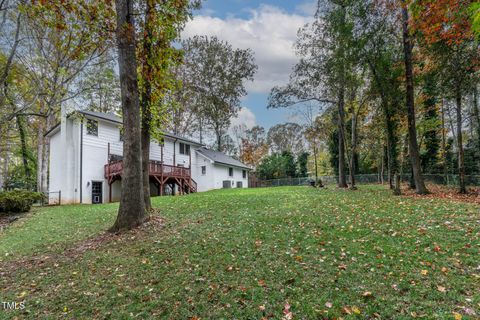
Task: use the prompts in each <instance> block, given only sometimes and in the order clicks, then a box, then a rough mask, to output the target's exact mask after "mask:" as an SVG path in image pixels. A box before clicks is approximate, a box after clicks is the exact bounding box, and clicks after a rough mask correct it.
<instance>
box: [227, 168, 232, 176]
mask: <svg viewBox="0 0 480 320" xmlns="http://www.w3.org/2000/svg"><path fill="white" fill-rule="evenodd" d="M228 176H229V177H233V168H228Z"/></svg>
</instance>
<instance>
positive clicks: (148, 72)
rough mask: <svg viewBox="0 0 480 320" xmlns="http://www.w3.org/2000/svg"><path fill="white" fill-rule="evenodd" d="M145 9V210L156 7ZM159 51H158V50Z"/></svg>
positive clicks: (147, 204)
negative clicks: (153, 18) (153, 19)
mask: <svg viewBox="0 0 480 320" xmlns="http://www.w3.org/2000/svg"><path fill="white" fill-rule="evenodd" d="M146 2H147V3H146V8H145V30H144V39H143V51H144V53H143V54H144V55H145V56H144V61H143V66H142V77H143V79H144V81H143V86H144V87H143V88H142V89H143V90H142V96H141V99H140V100H141V104H142V133H141V135H142V174H143V176H142V180H143V198H144V201H145V210H147V211H148V210H150V209H151V208H152V202H151V199H150V172H149V171H150V170H149V168H150V140H151V139H150V127H151V121H152V110H151V109H150V108H151V107H152V84H151V83H152V81H153V79H152V76H153V67H152V65H151V64H152V59H153V57H152V56H153V54H152V49H153V48H152V38H153V32H152V27H153V26H152V23H153V22H152V14H153V10H154V7H153V5H152V1H151V0H147V1H146ZM157 50H158V49H157Z"/></svg>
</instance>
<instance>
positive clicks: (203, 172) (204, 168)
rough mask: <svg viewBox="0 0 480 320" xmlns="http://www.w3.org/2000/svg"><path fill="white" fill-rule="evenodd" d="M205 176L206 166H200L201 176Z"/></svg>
mask: <svg viewBox="0 0 480 320" xmlns="http://www.w3.org/2000/svg"><path fill="white" fill-rule="evenodd" d="M206 174H207V166H202V175H206Z"/></svg>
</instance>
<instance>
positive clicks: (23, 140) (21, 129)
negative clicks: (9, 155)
mask: <svg viewBox="0 0 480 320" xmlns="http://www.w3.org/2000/svg"><path fill="white" fill-rule="evenodd" d="M16 120H17V128H18V134H19V135H20V150H21V154H22V161H23V168H24V172H25V177H26V178H27V181H30V177H31V176H32V172H31V171H30V167H29V166H28V150H27V134H26V128H25V117H24V116H21V115H17V116H16ZM29 188H30V186H29Z"/></svg>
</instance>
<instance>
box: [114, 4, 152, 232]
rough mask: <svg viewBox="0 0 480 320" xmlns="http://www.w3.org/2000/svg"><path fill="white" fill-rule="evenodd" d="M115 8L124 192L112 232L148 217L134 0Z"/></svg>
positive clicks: (129, 226) (138, 223)
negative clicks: (144, 187) (122, 138)
mask: <svg viewBox="0 0 480 320" xmlns="http://www.w3.org/2000/svg"><path fill="white" fill-rule="evenodd" d="M116 11H117V32H116V33H117V47H118V65H119V71H120V87H121V93H122V113H123V126H124V127H123V129H124V142H123V172H122V192H121V196H120V207H119V209H118V215H117V220H116V221H115V224H114V225H113V227H112V228H111V229H110V231H113V232H116V231H120V230H125V229H132V228H135V227H137V226H139V225H141V224H142V223H143V222H144V221H145V217H146V212H145V199H144V197H143V184H142V180H143V179H142V177H143V176H142V150H141V149H142V148H141V132H140V131H141V128H140V120H141V119H140V118H141V117H140V113H141V111H140V101H139V97H138V82H137V81H138V76H137V60H136V55H135V54H136V52H135V51H136V50H135V49H136V47H135V45H136V41H135V22H134V10H133V0H116Z"/></svg>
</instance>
